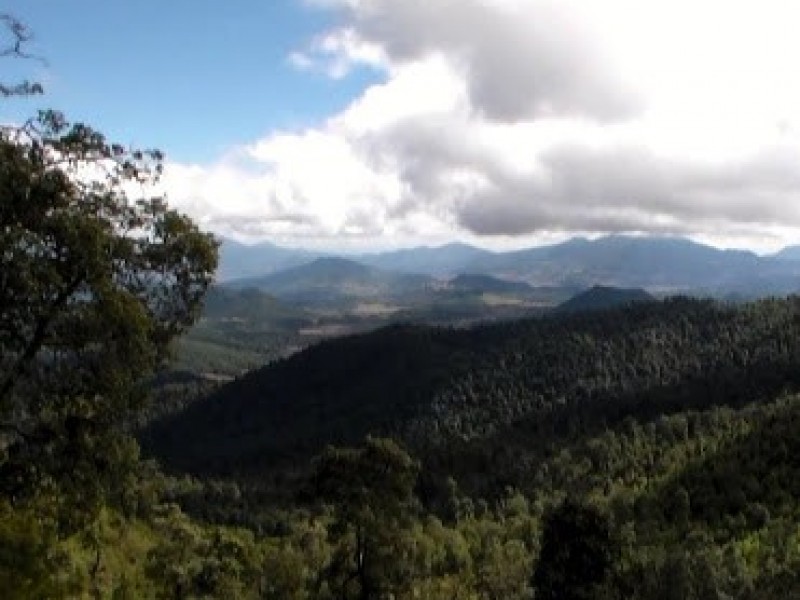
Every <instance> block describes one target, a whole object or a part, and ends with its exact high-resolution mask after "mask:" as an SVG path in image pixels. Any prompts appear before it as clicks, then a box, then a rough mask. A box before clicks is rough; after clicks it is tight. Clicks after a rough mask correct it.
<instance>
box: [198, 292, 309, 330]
mask: <svg viewBox="0 0 800 600" xmlns="http://www.w3.org/2000/svg"><path fill="white" fill-rule="evenodd" d="M306 316H307V315H305V314H304V313H303V311H301V310H299V309H297V308H295V307H293V306H290V305H288V304H286V303H284V302H281V301H280V300H278V299H277V298H275V297H274V296H271V295H269V294H266V293H264V292H262V291H260V290H258V289H255V288H243V289H235V288H227V287H220V286H215V287H212V288H211V289H210V290H209V291H208V293H207V294H206V297H205V300H204V307H203V317H204V318H206V319H228V320H231V319H239V320H248V321H254V322H255V321H262V322H263V321H268V320H269V321H275V320H291V321H293V320H301V319H304V318H306Z"/></svg>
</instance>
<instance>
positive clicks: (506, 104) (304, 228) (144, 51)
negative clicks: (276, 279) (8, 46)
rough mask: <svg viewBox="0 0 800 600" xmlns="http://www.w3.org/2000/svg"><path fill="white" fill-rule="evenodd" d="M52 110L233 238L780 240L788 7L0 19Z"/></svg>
mask: <svg viewBox="0 0 800 600" xmlns="http://www.w3.org/2000/svg"><path fill="white" fill-rule="evenodd" d="M4 5H5V8H4V9H3V10H6V11H8V12H10V13H11V14H14V15H15V16H17V17H18V18H19V19H21V20H22V21H24V22H25V23H27V24H28V25H29V26H30V28H31V29H32V30H33V32H34V34H35V40H34V41H33V43H32V44H31V46H30V48H31V50H32V51H34V52H36V53H37V54H39V55H41V56H43V57H44V58H45V59H46V62H45V63H42V62H36V61H33V62H31V61H27V62H25V63H24V64H20V62H19V61H9V59H4V60H5V63H4V67H5V68H6V75H7V76H8V77H11V78H13V77H18V76H19V73H24V74H25V75H24V76H28V77H30V78H32V79H37V80H40V81H42V82H43V83H44V85H45V89H46V94H45V95H44V96H42V97H39V98H35V99H33V100H4V101H3V103H2V106H0V119H2V120H3V121H5V122H8V121H14V120H19V119H22V118H24V116H25V115H27V114H30V113H32V112H33V111H34V110H35V109H37V108H41V107H54V108H58V109H60V110H63V111H65V112H66V114H67V115H68V116H69V117H71V118H72V119H73V120H76V121H85V122H88V123H90V124H92V125H94V126H95V127H97V128H98V129H100V130H102V131H104V132H105V133H107V134H108V136H109V137H110V138H113V139H115V140H118V141H120V142H122V143H125V144H132V145H138V146H146V147H159V148H161V149H162V150H164V151H165V152H166V153H167V156H168V164H167V169H166V174H165V177H164V178H163V180H162V183H161V186H162V187H161V190H160V191H163V192H164V193H166V195H167V197H168V199H169V202H170V203H171V205H173V206H175V207H177V208H179V209H181V210H183V211H185V212H187V213H188V214H190V215H191V216H192V217H194V218H195V219H196V220H197V221H198V222H199V223H200V224H201V225H202V226H203V227H205V228H207V229H209V230H211V231H213V232H215V233H218V234H220V235H223V236H228V237H233V238H235V239H238V240H241V241H262V240H264V241H272V242H275V243H279V244H283V245H290V246H304V247H315V248H326V249H377V248H389V247H400V246H409V245H417V244H440V243H446V242H450V241H454V240H461V241H466V242H470V243H474V244H477V245H480V246H484V247H490V248H511V247H523V246H530V245H536V244H540V243H548V242H553V241H559V240H562V239H566V238H568V237H571V236H573V235H589V236H593V235H602V234H615V233H628V234H637V235H639V234H655V235H679V236H687V237H691V238H693V239H696V240H699V241H703V242H706V243H712V244H715V245H718V246H722V247H738V248H750V249H753V250H756V251H760V252H767V251H771V250H775V249H777V248H780V247H782V246H784V245H788V244H794V243H800V202H798V195H799V194H800V68H798V65H797V61H798V58H797V57H798V56H800V36H798V35H797V33H796V30H797V24H798V23H800V4H798V3H795V2H791V1H789V0H727V1H722V0H702V1H697V0H692V1H689V0H663V1H662V0H234V1H231V2H225V3H221V2H212V1H211V0H170V1H169V2H163V1H161V2H157V1H155V0H139V1H138V2H136V3H122V2H108V1H107V0H105V1H103V0H71V1H69V2H52V0H24V1H23V0H16V1H11V2H5V3H4Z"/></svg>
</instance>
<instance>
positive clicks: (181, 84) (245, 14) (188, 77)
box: [3, 0, 377, 162]
mask: <svg viewBox="0 0 800 600" xmlns="http://www.w3.org/2000/svg"><path fill="white" fill-rule="evenodd" d="M6 6H7V10H8V11H9V12H10V13H11V14H13V15H15V16H16V17H18V18H19V19H20V20H22V21H23V22H25V23H26V24H28V25H29V26H30V28H31V29H32V30H33V32H34V34H35V37H36V40H35V43H34V44H32V45H31V49H32V50H34V51H35V52H36V53H37V54H39V55H41V56H43V57H45V58H46V60H47V65H46V66H41V65H37V64H33V63H31V64H27V65H25V66H24V68H25V70H26V71H27V73H28V74H29V75H30V76H31V77H34V78H35V77H41V78H42V79H43V81H44V82H45V84H46V91H47V95H46V96H44V97H41V98H37V99H35V100H34V101H31V102H19V101H17V102H15V103H14V106H13V107H10V106H8V105H6V106H4V107H3V112H4V116H5V117H6V118H8V116H9V112H10V113H11V114H12V115H14V116H17V117H18V118H19V117H22V116H25V115H28V114H30V113H31V112H32V110H33V109H36V108H40V107H43V106H44V107H55V108H58V109H59V110H63V111H64V112H66V113H67V115H68V116H70V117H71V118H72V119H74V120H83V121H86V122H88V123H91V124H93V125H95V126H96V127H97V128H99V129H100V130H102V131H104V132H106V133H107V134H108V135H109V136H110V137H114V138H116V139H119V140H121V141H123V142H126V143H135V144H140V145H146V146H148V147H149V146H156V147H160V148H162V149H164V150H165V151H166V152H167V153H168V154H169V156H170V157H171V158H172V159H174V160H179V161H190V162H197V161H199V162H208V161H210V160H212V159H213V158H215V157H216V156H218V155H220V154H222V153H224V152H225V151H226V150H227V149H229V148H230V147H231V146H234V145H236V144H240V143H244V142H247V141H250V140H254V139H256V138H257V137H258V136H260V135H263V134H265V133H267V132H269V131H271V130H275V129H282V128H289V129H293V128H298V127H305V126H310V125H314V124H316V123H319V122H320V121H322V120H324V118H325V117H326V116H328V115H330V114H333V113H335V112H337V111H338V110H341V109H342V108H343V107H344V106H346V104H347V103H348V102H349V101H350V100H351V99H352V98H353V97H354V96H355V95H356V94H357V93H358V92H359V91H360V90H361V89H363V88H364V86H365V85H367V84H368V83H370V82H371V81H372V80H374V79H375V77H376V76H377V73H375V72H374V71H372V70H368V69H361V70H359V71H358V72H356V73H354V74H352V75H351V76H350V77H347V78H345V79H339V80H334V79H331V78H327V77H325V76H323V75H321V74H319V73H313V72H308V71H303V70H299V69H297V68H296V67H294V66H293V65H292V64H290V60H289V57H290V56H291V54H292V53H293V52H296V51H298V50H301V49H302V48H304V47H305V46H307V45H308V44H309V43H310V42H311V41H312V40H313V38H314V36H315V35H317V34H319V33H320V32H322V31H324V30H325V29H326V28H330V27H332V26H333V25H334V24H335V19H336V17H337V15H336V13H335V11H331V10H324V9H321V8H312V7H309V6H306V5H304V4H302V3H301V2H299V1H296V0H236V1H233V2H224V3H223V2H216V1H211V0H168V1H163V0H137V2H117V1H113V0H112V1H109V0H70V1H68V2H61V1H57V2H53V1H52V0H25V1H24V2H23V1H16V2H10V3H6ZM9 66H10V65H7V70H8V67H9ZM12 68H14V67H12Z"/></svg>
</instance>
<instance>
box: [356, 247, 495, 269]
mask: <svg viewBox="0 0 800 600" xmlns="http://www.w3.org/2000/svg"><path fill="white" fill-rule="evenodd" d="M492 255H493V253H492V252H489V251H488V250H483V249H481V248H476V247H474V246H469V245H467V244H461V243H453V244H447V245H444V246H438V247H433V248H432V247H429V246H420V247H417V248H408V249H404V250H395V251H392V252H381V253H379V254H362V255H359V256H358V257H357V258H356V260H358V261H359V262H361V263H363V264H365V265H372V266H374V267H379V268H381V269H387V270H392V271H402V272H404V273H422V274H425V275H431V276H436V277H449V276H452V275H455V274H457V273H459V272H463V271H464V268H465V267H466V266H468V265H470V264H472V263H474V262H476V261H479V260H481V259H484V258H487V257H490V256H492Z"/></svg>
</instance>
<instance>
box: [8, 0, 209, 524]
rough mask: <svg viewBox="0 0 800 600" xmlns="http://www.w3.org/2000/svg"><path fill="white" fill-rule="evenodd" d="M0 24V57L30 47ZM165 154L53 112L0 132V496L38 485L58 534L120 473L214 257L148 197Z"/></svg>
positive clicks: (88, 511) (26, 90) (191, 228)
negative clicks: (5, 39)
mask: <svg viewBox="0 0 800 600" xmlns="http://www.w3.org/2000/svg"><path fill="white" fill-rule="evenodd" d="M0 20H2V22H3V23H4V24H5V25H6V33H7V34H8V33H10V34H11V35H12V37H13V40H14V41H13V42H12V43H11V44H10V45H9V46H8V47H7V48H6V50H5V51H2V52H0V56H21V57H27V56H29V55H28V54H27V53H25V52H23V50H22V44H23V43H24V42H26V41H27V40H28V39H30V34H29V32H28V30H27V29H26V28H25V27H24V26H23V25H21V24H20V23H19V22H18V21H16V20H15V19H13V18H12V17H10V16H8V15H0ZM3 89H6V90H11V91H12V92H13V93H15V94H23V95H30V94H33V93H39V92H41V86H38V84H29V83H27V82H24V83H23V84H20V85H6V86H4V88H3ZM14 90H16V91H14ZM0 92H2V90H0ZM2 93H3V94H4V95H8V94H5V92H2ZM163 159H164V156H163V154H162V153H161V152H160V151H158V150H137V149H130V148H125V147H123V146H121V145H119V144H114V143H111V142H109V141H107V140H106V138H105V137H104V136H103V135H102V134H101V133H100V132H98V131H96V130H94V129H92V128H91V127H89V126H87V125H85V124H82V123H76V124H71V123H69V122H68V121H67V119H66V118H65V117H64V116H63V115H62V114H61V113H59V112H56V111H42V112H40V114H39V115H38V116H37V117H36V118H34V119H31V120H30V121H28V122H27V123H25V124H23V125H21V126H14V127H2V128H0V495H2V496H5V498H6V499H8V500H9V501H11V502H12V503H15V504H19V503H20V502H24V501H26V500H30V499H31V498H33V497H34V496H37V495H38V496H42V495H44V496H49V497H50V498H52V499H53V503H52V504H53V506H54V510H55V513H58V514H54V516H56V517H58V518H57V521H58V522H59V525H60V526H61V527H62V528H63V529H64V530H66V531H69V530H73V529H74V528H75V527H77V526H79V525H80V522H81V521H82V519H81V518H80V516H81V515H92V514H93V513H94V512H95V511H96V509H97V508H98V507H99V506H100V505H102V503H103V502H105V501H106V500H108V499H109V498H111V497H112V496H113V495H114V493H115V491H114V488H115V486H116V487H118V486H119V484H120V482H123V481H126V479H127V477H126V475H127V474H129V471H130V468H131V467H132V466H133V465H134V464H135V462H136V449H135V444H131V440H130V438H127V437H126V435H125V431H126V429H127V428H128V427H129V425H130V423H131V422H132V420H133V416H134V415H135V413H136V412H137V411H138V410H139V409H140V408H141V407H142V404H143V401H144V400H145V397H146V395H145V393H144V389H143V386H142V385H141V382H142V379H143V377H144V376H145V375H147V374H148V373H149V372H151V371H152V370H153V369H154V368H156V367H157V366H158V365H159V364H161V362H162V361H163V360H164V358H165V357H166V356H167V353H168V349H169V344H170V341H171V340H172V339H173V338H174V337H175V336H177V335H178V334H180V333H181V332H182V331H183V330H184V329H185V328H186V327H188V326H189V325H190V324H191V323H192V322H193V321H194V320H195V318H196V317H197V315H198V311H199V308H200V305H201V301H202V298H203V295H204V294H205V292H206V290H207V288H208V286H209V284H210V283H211V281H212V277H213V273H214V270H215V268H216V264H217V252H216V242H215V241H214V239H213V237H211V236H210V235H209V234H205V233H202V232H201V231H199V229H198V228H197V227H196V225H195V224H194V223H193V222H192V221H191V220H190V219H189V218H188V217H186V216H184V215H181V214H180V213H178V212H176V211H174V210H171V209H169V207H168V206H167V204H166V202H165V200H164V199H163V198H162V197H158V196H152V197H151V196H149V195H148V193H149V191H150V190H152V189H153V188H152V187H151V186H152V184H154V183H155V182H157V180H158V178H159V176H160V174H161V172H162V168H163V167H162V165H163ZM134 194H135V195H136V196H137V197H134Z"/></svg>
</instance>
